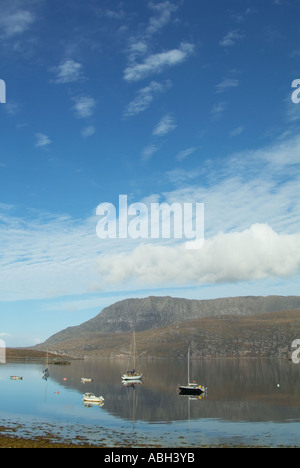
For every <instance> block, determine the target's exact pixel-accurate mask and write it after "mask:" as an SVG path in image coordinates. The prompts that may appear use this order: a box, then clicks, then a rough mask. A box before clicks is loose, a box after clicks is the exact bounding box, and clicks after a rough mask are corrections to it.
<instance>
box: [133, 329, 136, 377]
mask: <svg viewBox="0 0 300 468" xmlns="http://www.w3.org/2000/svg"><path fill="white" fill-rule="evenodd" d="M135 354H136V344H135V330H133V368H134V369H135Z"/></svg>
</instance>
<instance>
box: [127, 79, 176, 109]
mask: <svg viewBox="0 0 300 468" xmlns="http://www.w3.org/2000/svg"><path fill="white" fill-rule="evenodd" d="M171 86H172V83H171V81H170V80H167V81H165V82H164V83H159V82H157V81H151V83H150V84H149V85H148V86H145V87H144V88H141V89H140V90H139V91H138V92H137V94H136V96H135V98H134V99H133V100H132V101H131V102H130V103H129V104H128V106H127V108H126V109H125V111H124V116H125V117H131V116H134V115H137V114H140V113H141V112H143V111H144V110H146V109H147V108H148V107H149V106H150V105H151V103H152V101H153V100H154V99H155V97H156V96H158V95H160V94H161V93H164V92H165V91H167V90H168V89H170V88H171Z"/></svg>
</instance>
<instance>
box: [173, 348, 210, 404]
mask: <svg viewBox="0 0 300 468" xmlns="http://www.w3.org/2000/svg"><path fill="white" fill-rule="evenodd" d="M205 391H206V389H205V388H204V387H202V385H198V384H197V383H196V382H195V381H193V382H190V348H189V349H188V383H187V385H180V386H179V393H180V395H201V394H202V393H205Z"/></svg>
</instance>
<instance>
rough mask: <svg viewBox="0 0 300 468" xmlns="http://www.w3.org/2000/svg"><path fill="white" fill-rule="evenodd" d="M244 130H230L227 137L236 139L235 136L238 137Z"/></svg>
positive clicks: (241, 128)
mask: <svg viewBox="0 0 300 468" xmlns="http://www.w3.org/2000/svg"><path fill="white" fill-rule="evenodd" d="M244 130H245V129H244V127H242V126H239V127H236V128H234V129H233V130H231V132H230V134H229V136H230V137H236V136H238V135H241V133H243V132H244Z"/></svg>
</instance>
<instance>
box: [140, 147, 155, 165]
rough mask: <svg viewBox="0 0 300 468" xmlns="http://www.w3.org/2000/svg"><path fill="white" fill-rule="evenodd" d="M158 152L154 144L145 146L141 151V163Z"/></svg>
mask: <svg viewBox="0 0 300 468" xmlns="http://www.w3.org/2000/svg"><path fill="white" fill-rule="evenodd" d="M157 151H158V147H157V146H156V145H155V144H151V145H148V146H146V148H144V149H143V151H142V157H141V159H142V161H143V162H147V161H149V159H150V158H151V157H152V156H153V154H155V153H156V152H157Z"/></svg>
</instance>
